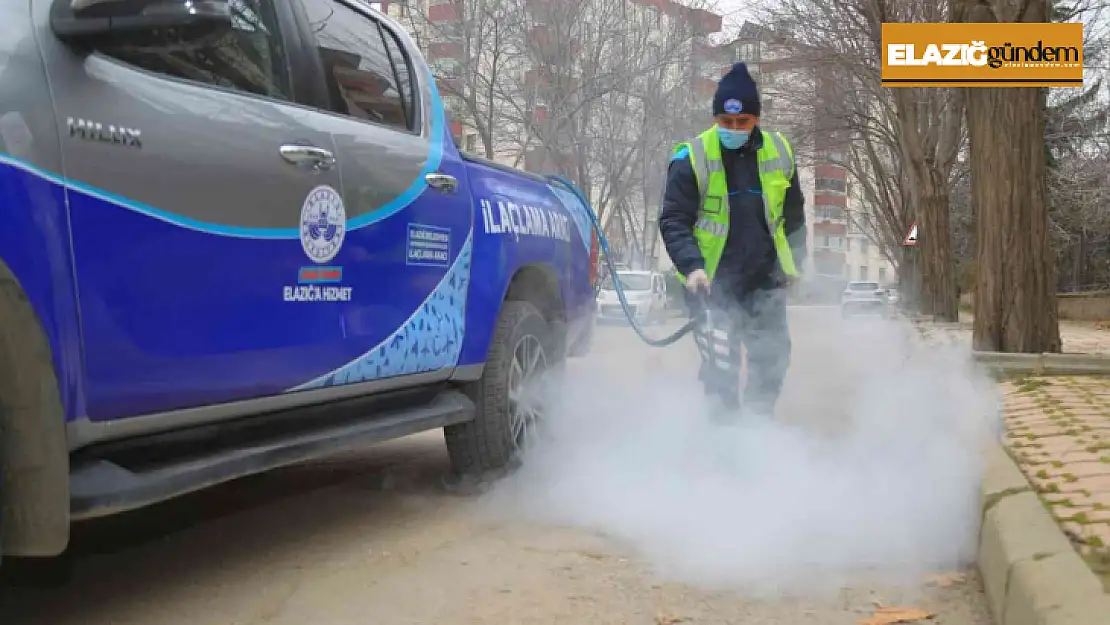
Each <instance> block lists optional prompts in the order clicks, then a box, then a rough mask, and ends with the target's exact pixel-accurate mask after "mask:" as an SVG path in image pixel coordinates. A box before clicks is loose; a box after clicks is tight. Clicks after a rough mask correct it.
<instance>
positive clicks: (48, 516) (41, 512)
mask: <svg viewBox="0 0 1110 625" xmlns="http://www.w3.org/2000/svg"><path fill="white" fill-rule="evenodd" d="M69 522H70V519H69V451H68V447H67V445H66V434H65V413H64V410H63V408H62V401H61V395H60V393H59V389H58V378H57V374H56V372H55V371H54V366H53V359H52V353H51V348H50V343H49V341H48V340H47V338H46V332H45V331H44V330H43V327H42V324H41V322H40V320H39V319H38V317H37V315H36V314H35V312H34V310H33V308H32V306H31V304H30V303H29V302H28V300H27V295H26V293H25V291H24V290H23V287H22V286H21V285H20V283H19V280H18V279H17V278H16V277H15V275H14V274H13V273H12V272H11V271H10V270H9V269H8V267H7V266H6V265H5V264H4V263H3V262H2V261H0V553H2V554H6V555H12V556H29V557H48V556H56V555H59V554H61V553H62V552H64V551H65V549H66V546H67V545H68V543H69Z"/></svg>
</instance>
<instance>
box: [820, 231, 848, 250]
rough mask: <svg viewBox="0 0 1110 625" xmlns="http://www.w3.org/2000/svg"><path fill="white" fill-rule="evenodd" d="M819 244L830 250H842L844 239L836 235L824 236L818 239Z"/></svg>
mask: <svg viewBox="0 0 1110 625" xmlns="http://www.w3.org/2000/svg"><path fill="white" fill-rule="evenodd" d="M817 242H818V244H819V245H820V246H821V247H823V248H827V249H830V250H840V249H843V248H844V238H843V237H839V236H834V235H827V234H823V235H821V236H820V237H818V239H817Z"/></svg>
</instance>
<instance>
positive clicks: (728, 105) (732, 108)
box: [725, 98, 744, 115]
mask: <svg viewBox="0 0 1110 625" xmlns="http://www.w3.org/2000/svg"><path fill="white" fill-rule="evenodd" d="M743 110H744V105H743V104H740V100H737V99H736V98H730V99H728V100H725V112H726V113H728V114H729V115H735V114H737V113H739V112H740V111H743Z"/></svg>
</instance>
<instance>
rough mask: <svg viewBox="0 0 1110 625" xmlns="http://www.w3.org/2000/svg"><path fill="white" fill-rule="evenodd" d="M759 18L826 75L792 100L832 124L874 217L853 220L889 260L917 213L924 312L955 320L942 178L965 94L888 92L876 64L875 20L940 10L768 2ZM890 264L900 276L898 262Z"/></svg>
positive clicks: (828, 0) (903, 4)
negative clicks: (807, 104) (807, 103)
mask: <svg viewBox="0 0 1110 625" xmlns="http://www.w3.org/2000/svg"><path fill="white" fill-rule="evenodd" d="M764 14H765V19H766V20H767V21H768V22H769V23H771V24H773V25H774V26H775V28H776V29H777V30H778V31H779V32H788V33H790V42H791V47H792V49H794V50H795V52H796V57H795V62H796V63H800V64H804V65H806V66H808V67H811V68H812V69H813V71H814V72H816V73H818V75H821V74H825V75H828V76H831V77H832V78H831V79H830V80H827V81H826V86H825V87H824V88H823V89H822V90H821V92H820V93H819V94H817V95H818V97H814V94H813V93H812V92H808V93H806V92H803V93H798V94H796V95H795V97H797V98H799V99H802V98H810V99H811V100H812V102H813V104H812V109H813V114H814V115H815V116H816V117H817V118H818V119H825V120H835V121H832V122H829V121H826V124H833V125H838V126H839V128H838V129H837V130H838V131H839V133H840V134H841V136H843V137H844V139H845V145H844V146H843V147H844V148H845V150H844V151H845V152H846V154H845V156H844V158H843V159H842V160H843V163H842V164H844V165H845V166H846V167H847V168H848V169H849V170H850V171H851V172H852V173H853V175H854V176H855V177H856V179H857V180H859V181H860V183H861V185H862V187H863V189H862V191H863V193H862V195H863V197H864V199H865V200H867V201H868V202H869V204H871V206H870V208H873V209H875V210H876V213H877V215H876V216H873V217H868V218H867V220H869V221H870V222H871V223H869V224H860V225H861V226H862V227H865V231H866V230H867V229H870V230H871V231H872V232H873V233H874V234H875V235H876V236H875V239H877V240H876V242H877V243H878V244H879V245H880V249H882V250H883V251H884V254H886V256H887V257H888V258H890V259H891V260H892V261H894V260H895V259H899V261H900V260H901V257H902V253H901V252H902V250H901V242H902V238H903V237H904V236H905V233H906V232H907V230H908V228H909V225H910V222H911V221H912V220H914V219H916V221H917V223H918V233H919V248H918V251H917V253H918V254H919V256H920V259H921V261H922V262H921V263H920V264H919V268H920V270H921V278H922V293H921V296H922V297H921V302H920V305H921V308H922V309H923V311H924V312H926V313H930V314H932V315H933V316H934V317H936V318H938V319H944V320H955V318H956V315H957V303H958V302H957V298H956V284H955V275H954V270H953V262H952V256H951V247H950V241H949V236H948V232H949V197H948V182H949V178H950V176H951V173H952V168H953V166H954V164H955V162H956V159H957V155H958V154H959V147H960V144H961V141H962V138H963V134H962V131H963V124H962V110H963V109H962V107H963V101H962V97H961V95H960V94H959V92H957V91H955V90H950V89H885V88H883V87H882V84H881V75H880V70H879V68H880V66H881V64H880V63H879V59H880V58H881V55H882V51H881V35H882V23H883V22H887V21H912V20H918V21H926V20H928V21H941V20H943V19H944V8H943V6H939V5H937V4H936V3H932V2H927V1H926V0H768V3H767V4H766V6H765V9H764ZM892 184H893V185H904V186H891V185H892ZM907 191H908V193H907ZM867 226H869V228H867ZM895 265H896V266H897V267H898V270H899V273H900V274H903V275H904V273H905V270H906V269H907V267H905V266H904V263H903V262H895Z"/></svg>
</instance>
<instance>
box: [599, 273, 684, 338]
mask: <svg viewBox="0 0 1110 625" xmlns="http://www.w3.org/2000/svg"><path fill="white" fill-rule="evenodd" d="M617 277H618V279H619V280H620V284H621V288H622V290H624V297H625V299H626V300H627V301H628V307H629V310H630V311H631V312H632V314H633V315H634V316H635V317H636V321H637V322H638V323H640V324H642V325H643V324H649V323H659V322H662V321H664V320H666V316H667V313H666V307H667V284H666V282H665V281H664V280H663V274H659V273H655V272H652V271H619V270H618V271H617ZM597 314H598V319H599V320H602V321H620V320H624V319H626V316H625V314H624V310H623V309H622V308H621V301H620V297H618V296H617V291H616V288H615V286H614V285H613V275H612V274H609V275H608V276H606V277H605V280H604V281H603V282H602V283H601V290H600V292H599V293H598V295H597Z"/></svg>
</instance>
